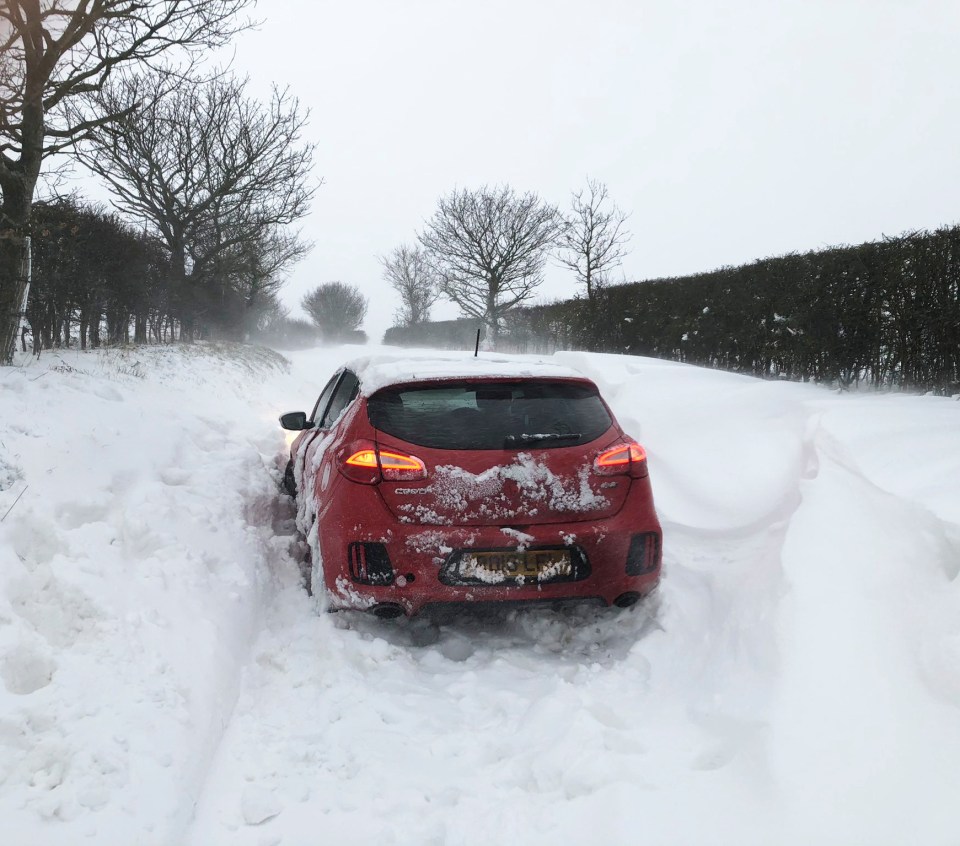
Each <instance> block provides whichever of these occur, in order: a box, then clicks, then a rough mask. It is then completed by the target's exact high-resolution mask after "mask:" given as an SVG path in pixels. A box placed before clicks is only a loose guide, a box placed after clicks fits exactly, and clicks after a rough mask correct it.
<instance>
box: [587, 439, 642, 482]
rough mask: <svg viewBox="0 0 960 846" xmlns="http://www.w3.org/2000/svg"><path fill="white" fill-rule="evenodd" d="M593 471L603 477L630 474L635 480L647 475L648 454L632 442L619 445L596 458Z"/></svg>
mask: <svg viewBox="0 0 960 846" xmlns="http://www.w3.org/2000/svg"><path fill="white" fill-rule="evenodd" d="M593 470H594V472H595V473H599V474H600V475H601V476H618V475H620V474H629V475H631V476H633V477H634V478H635V479H637V478H641V477H643V476H646V475H647V453H646V450H644V448H643V447H642V446H640V444H638V443H635V442H633V441H630V442H629V443H625V444H617V445H616V446H615V447H611V448H610V449H608V450H605V451H604V452H601V453H600V455H598V456H597V457H596V460H595V461H594V462H593Z"/></svg>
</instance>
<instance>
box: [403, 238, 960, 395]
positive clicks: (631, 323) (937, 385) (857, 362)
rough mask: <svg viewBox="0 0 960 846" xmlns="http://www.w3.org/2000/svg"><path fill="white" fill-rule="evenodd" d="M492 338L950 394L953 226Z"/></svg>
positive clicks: (619, 301)
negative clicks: (500, 337) (499, 337)
mask: <svg viewBox="0 0 960 846" xmlns="http://www.w3.org/2000/svg"><path fill="white" fill-rule="evenodd" d="M476 326H477V321H475V320H471V321H445V322H443V323H431V324H424V325H423V326H421V327H408V328H404V329H396V328H395V329H392V330H390V331H388V333H387V338H385V340H386V341H388V342H390V343H400V344H404V343H406V344H411V345H412V344H421V345H427V346H441V347H446V348H459V349H468V348H470V347H472V338H473V335H474V333H475V332H476ZM465 339H469V341H467V340H465ZM502 340H503V344H502V346H503V348H504V349H507V350H514V351H518V352H546V353H549V352H553V351H554V350H555V349H583V350H590V351H597V352H620V353H630V354H634V355H647V356H654V357H658V358H669V359H675V360H678V361H686V362H690V363H693V364H699V365H705V366H708V367H717V368H723V369H726V370H733V371H737V372H740V373H749V374H752V375H755V376H765V377H777V378H787V379H798V380H805V381H807V380H813V381H818V382H827V383H834V384H840V385H850V384H854V383H860V382H866V383H869V384H874V385H878V386H879V385H896V386H903V387H910V388H922V389H926V390H935V391H938V392H942V393H955V392H957V391H960V227H950V228H943V229H939V230H937V231H936V232H921V233H914V234H909V235H904V236H901V237H898V238H888V239H885V240H883V241H877V242H870V243H866V244H861V245H859V246H856V247H836V248H832V249H828V250H822V251H819V252H810V253H804V254H802V255H787V256H781V257H778V258H770V259H763V260H760V261H756V262H753V263H751V264H747V265H743V266H740V267H725V268H721V269H720V270H715V271H712V272H710V273H700V274H696V275H694V276H686V277H679V278H675V279H655V280H651V281H646V282H634V283H630V284H626V285H617V286H611V287H609V288H606V289H603V290H601V291H600V292H598V294H597V296H596V297H595V298H594V300H593V301H592V302H588V301H587V300H584V299H573V300H567V301H565V302H558V303H554V304H551V305H544V306H535V307H531V308H523V309H516V310H515V311H513V312H511V314H510V315H509V316H508V319H507V321H506V326H505V332H504V335H503V339H502Z"/></svg>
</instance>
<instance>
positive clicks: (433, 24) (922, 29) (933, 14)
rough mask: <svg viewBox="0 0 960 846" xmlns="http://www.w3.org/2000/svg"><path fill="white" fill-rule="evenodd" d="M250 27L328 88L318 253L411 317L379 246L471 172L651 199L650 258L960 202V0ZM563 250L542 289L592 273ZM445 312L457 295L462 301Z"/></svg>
mask: <svg viewBox="0 0 960 846" xmlns="http://www.w3.org/2000/svg"><path fill="white" fill-rule="evenodd" d="M257 14H258V15H259V16H260V17H262V18H263V19H264V23H263V25H262V26H261V28H260V29H259V30H258V31H256V32H251V33H247V34H245V35H244V36H243V37H242V38H241V39H239V41H238V42H237V45H236V54H235V55H236V58H235V67H236V68H237V69H238V70H239V71H242V72H248V73H249V74H250V75H251V76H252V77H253V79H254V81H255V83H256V85H257V88H258V89H260V90H262V91H266V86H267V85H268V84H269V83H270V82H276V83H279V84H284V85H285V84H289V85H290V86H291V87H292V89H293V91H294V92H295V93H296V95H297V96H299V98H300V99H301V101H302V102H303V103H304V105H307V106H309V108H310V109H311V111H312V117H311V121H310V127H309V133H310V136H311V138H312V139H313V140H315V141H316V142H317V144H318V148H317V152H316V173H317V176H318V177H322V178H323V180H324V184H323V186H322V187H321V188H320V190H319V191H318V192H317V195H316V198H315V200H314V204H313V212H312V214H311V216H310V217H309V218H308V219H306V220H305V221H304V224H303V231H304V234H305V235H306V236H307V237H308V238H310V239H312V240H313V241H315V242H316V247H315V249H314V251H313V253H312V254H311V255H310V257H309V258H308V259H306V260H305V261H304V262H303V263H302V264H301V265H300V266H299V267H298V268H297V269H296V271H295V272H294V275H293V277H292V279H291V281H290V283H289V285H288V288H287V294H286V298H287V299H288V301H289V302H290V303H291V304H295V303H297V302H299V299H300V297H301V296H302V295H303V293H304V292H305V291H307V290H309V289H310V288H312V287H313V286H315V285H317V284H319V283H321V282H326V281H330V280H334V279H340V280H342V281H344V282H350V283H353V284H356V285H358V286H359V287H360V288H361V289H362V290H363V291H364V292H365V293H366V294H367V295H368V296H369V297H370V300H371V305H370V312H369V315H368V318H367V322H366V326H365V328H366V329H367V331H368V333H369V334H370V336H371V338H374V339H379V337H380V335H381V333H382V332H383V330H384V329H385V328H386V327H387V326H389V325H390V323H391V322H392V321H391V317H392V313H393V310H394V306H393V303H392V301H391V300H392V296H391V295H392V292H391V291H390V290H389V289H388V288H387V287H386V284H385V283H383V282H382V281H381V271H380V267H379V264H378V262H377V256H378V255H380V254H384V253H387V252H389V251H390V250H391V249H392V248H393V247H394V246H396V245H398V244H400V243H402V242H405V241H409V242H412V241H413V239H414V233H415V232H416V230H417V229H419V228H420V227H421V226H422V224H423V221H424V220H425V219H426V218H428V217H429V216H430V214H431V212H432V211H433V208H434V206H435V204H436V200H437V198H438V197H439V196H441V195H442V194H445V193H447V192H449V191H450V190H451V189H453V188H454V187H455V186H459V187H468V188H474V187H478V186H480V185H482V184H484V183H499V182H507V183H509V184H511V185H512V186H513V187H514V188H516V189H517V190H521V191H522V190H532V191H536V192H538V193H539V194H540V195H541V196H543V197H544V198H545V199H547V200H549V201H551V202H554V203H558V204H561V205H563V206H565V205H566V204H567V203H568V201H569V194H570V191H571V190H572V189H574V188H576V187H578V186H581V185H582V184H583V182H584V180H585V177H586V176H587V175H590V176H592V177H595V178H598V179H601V180H603V181H605V182H606V183H607V185H608V187H609V189H610V192H611V195H612V197H613V199H614V200H615V201H616V202H617V203H618V204H619V205H620V206H621V207H622V208H624V209H625V210H627V211H629V212H632V217H631V219H630V229H631V231H632V232H633V236H634V237H633V241H632V243H631V247H632V252H631V254H630V256H629V257H628V259H627V260H626V262H625V263H624V267H623V273H624V275H625V277H626V278H628V279H643V278H652V277H657V276H662V275H677V274H685V273H691V272H695V271H701V270H710V269H712V268H715V267H718V266H721V265H725V264H738V263H742V262H746V261H750V260H752V259H755V258H759V257H762V256H769V255H776V254H781V253H784V252H790V251H803V250H808V249H816V248H819V247H823V246H827V245H833V244H840V243H856V242H859V241H864V240H870V239H874V238H879V237H880V236H881V235H882V234H884V233H886V234H897V233H900V232H902V231H905V230H912V229H918V228H928V227H935V226H938V225H941V224H952V223H955V222H957V221H958V220H960V145H958V138H960V86H958V79H960V49H957V42H958V35H960V3H958V2H956V0H952V1H951V2H947V1H946V0H944V2H939V1H938V0H912V2H906V0H904V2H894V0H863V1H862V2H861V1H860V0H832V2H828V1H825V0H805V2H796V1H795V0H782V2H780V0H754V1H753V2H745V0H735V2H727V3H721V2H714V0H679V1H678V0H657V2H650V0H638V1H637V2H617V0H595V2H590V3H586V2H576V3H574V2H567V0H560V2H557V1H556V0H551V2H546V0H540V1H539V2H534V0H515V2H503V1H502V0H492V1H491V0H488V1H487V2H483V3H478V2H474V3H470V4H467V3H460V2H449V0H448V2H440V1H439V0H403V2H388V0H370V2H365V3H360V2H344V0H339V1H338V2H327V0H274V2H261V3H260V5H259V9H258V11H257ZM574 290H575V289H574V287H573V284H572V281H571V279H570V278H569V274H568V272H565V271H563V270H561V269H559V268H551V269H550V270H549V271H548V275H547V282H546V284H545V285H544V286H543V288H542V289H541V296H540V298H539V299H541V300H548V299H555V298H560V297H566V296H569V295H571V294H572V293H573V292H574ZM434 315H435V316H436V317H447V316H449V317H452V316H455V315H456V310H455V309H454V308H453V307H452V306H451V305H447V306H445V307H438V308H436V309H435V311H434Z"/></svg>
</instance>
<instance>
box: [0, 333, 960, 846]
mask: <svg viewBox="0 0 960 846" xmlns="http://www.w3.org/2000/svg"><path fill="white" fill-rule="evenodd" d="M366 352H367V351H366V350H364V351H363V353H366ZM357 354H358V350H357V348H352V349H343V348H341V349H323V350H312V351H305V352H300V353H296V354H293V355H292V356H291V357H290V362H289V363H287V362H286V361H284V360H283V359H282V358H281V357H280V356H278V355H276V354H273V353H269V352H266V351H257V350H253V349H244V348H237V347H230V346H226V345H209V344H197V345H194V346H191V347H183V348H155V349H135V350H130V351H113V352H96V353H85V354H81V353H78V352H62V353H60V354H59V355H49V354H44V356H43V357H41V359H40V360H39V361H36V360H34V359H32V358H29V357H22V358H20V359H18V367H16V368H12V369H7V370H2V371H0V518H3V517H4V514H6V517H5V518H4V519H3V521H2V522H0V819H2V821H3V822H2V832H3V834H2V837H0V840H2V842H3V844H4V846H36V844H43V846H48V845H49V846H60V844H63V845H64V846H66V844H70V845H71V846H73V844H77V843H86V842H89V843H103V844H115V843H116V844H138V846H139V844H143V845H144V846H220V844H231V846H233V844H238V846H243V844H256V846H265V844H272V845H273V846H308V845H309V844H315V843H322V842H345V843H373V842H378V843H397V844H406V843H418V844H420V843H422V844H480V843H483V844H487V843H490V842H509V843H523V844H538V843H543V844H547V843H550V844H555V843H580V842H597V843H607V844H628V843H631V844H632V843H636V842H639V841H640V840H642V841H643V842H646V843H651V844H671V845H672V844H715V843H737V844H770V843H776V844H808V843H812V842H816V843H825V844H851V843H869V844H903V843H922V844H925V846H929V845H930V844H944V845H945V846H946V844H955V843H956V842H957V836H958V835H957V833H958V831H960V825H958V823H957V819H956V816H957V815H956V810H955V808H956V797H957V796H958V795H960V713H958V709H960V580H958V571H960V484H958V483H957V481H956V480H957V479H958V478H960V402H956V401H952V400H949V399H943V398H937V397H919V396H909V395H904V394H880V393H868V392H860V393H856V392H854V393H843V394H840V393H836V392H832V391H830V390H827V389H825V388H819V387H814V386H809V385H797V384H789V383H782V382H761V381H757V380H753V379H749V378H746V377H742V376H736V375H732V374H726V373H720V372H715V371H709V370H704V369H699V368H694V367H687V366H684V365H678V364H675V363H670V362H661V361H655V360H650V359H642V358H633V357H621V356H613V355H609V356H607V355H590V354H585V353H560V354H557V355H556V356H554V357H552V358H551V359H548V360H547V361H546V362H545V363H544V362H539V363H529V364H528V363H525V360H524V359H522V358H519V357H511V358H510V359H509V362H510V363H509V367H507V365H506V364H505V365H504V370H507V369H509V370H511V371H512V373H513V374H514V375H516V374H517V373H518V372H519V371H523V370H524V369H525V368H527V367H529V368H530V372H545V371H550V372H554V370H552V369H551V368H555V372H557V373H559V372H561V371H562V372H563V373H567V374H571V373H577V372H580V373H583V374H585V375H587V376H588V377H590V378H592V379H593V380H594V381H596V382H597V384H598V385H599V386H600V388H601V391H602V393H603V395H604V396H605V397H606V399H607V400H608V402H609V403H610V404H611V406H612V408H613V409H614V411H615V413H616V414H617V417H618V419H619V420H620V422H621V424H622V425H623V426H624V428H625V429H626V430H627V431H628V432H629V433H630V434H631V435H633V436H634V437H636V438H637V439H638V440H639V441H640V442H641V443H642V444H643V445H644V447H645V448H646V450H647V453H648V461H649V466H650V475H651V480H652V483H653V487H654V492H655V495H656V498H657V504H658V510H659V512H660V516H661V519H662V521H663V523H664V535H665V538H664V551H665V556H666V560H665V567H666V570H665V577H664V581H663V584H662V587H661V590H660V592H659V594H658V596H657V597H656V598H655V599H654V600H652V601H649V602H647V603H645V604H641V605H640V606H637V607H635V608H633V609H631V610H629V611H615V610H612V609H610V610H603V609H593V608H583V607H578V608H566V609H560V610H553V609H549V608H531V609H529V610H527V611H524V612H517V611H508V610H502V611H499V612H489V611H484V612H481V611H476V612H473V613H471V614H464V615H459V616H454V615H444V616H440V617H437V618H434V619H418V620H413V621H406V620H400V621H391V622H386V621H378V620H376V619H374V618H372V617H369V616H366V615H363V614H359V613H354V612H347V613H341V614H321V615H318V614H316V613H315V610H314V607H313V603H312V602H311V600H310V598H309V597H308V596H307V595H306V593H305V592H304V591H303V589H302V587H301V585H300V567H299V558H300V557H301V556H302V550H303V544H302V542H301V541H300V540H299V539H298V538H297V535H296V532H295V522H296V516H297V515H296V511H295V509H294V507H293V506H292V504H291V503H290V502H289V500H288V499H287V498H286V497H284V496H283V495H282V494H281V493H280V491H279V480H280V473H281V470H282V469H283V465H284V464H285V456H284V451H285V449H286V447H287V445H288V443H289V440H288V439H287V438H286V434H287V433H284V432H283V431H282V430H281V429H280V428H279V427H278V425H277V423H276V418H277V416H278V415H279V414H280V413H282V412H284V411H288V410H291V409H296V408H305V407H309V406H311V405H312V403H313V401H314V400H315V398H316V395H317V393H318V392H319V390H320V389H321V388H322V386H323V384H324V383H325V382H326V380H327V378H328V377H329V375H330V374H331V373H332V372H333V371H334V370H336V369H337V368H338V367H339V366H341V364H342V363H343V362H344V361H346V360H347V359H349V358H352V357H355V356H356V355H357ZM378 355H379V356H381V358H380V361H381V362H383V361H384V360H385V359H384V358H382V356H385V357H386V363H385V364H381V365H377V368H379V369H377V368H371V369H370V370H368V371H365V372H367V373H369V374H372V375H371V376H370V377H369V381H367V382H365V385H366V388H367V389H369V388H370V386H371V385H373V384H386V382H384V381H383V380H384V379H389V378H399V377H400V376H401V375H402V374H407V375H409V374H410V373H412V372H417V373H422V372H425V371H424V370H423V369H422V366H421V363H420V362H419V361H413V362H409V363H407V364H404V359H405V357H406V356H407V355H408V353H407V351H396V350H389V349H384V350H382V351H381V352H380V353H378ZM418 355H421V356H422V357H423V359H424V360H426V358H430V357H432V358H434V359H435V358H436V357H437V356H436V353H423V354H418ZM442 357H443V358H446V359H447V360H448V361H447V363H445V364H444V365H442V366H443V368H445V369H446V370H447V371H449V372H452V374H453V375H456V372H457V370H458V368H460V367H461V366H462V367H463V369H464V370H466V369H468V368H470V367H475V366H476V367H480V366H484V367H486V366H487V365H480V364H473V363H470V362H471V359H472V356H470V355H469V354H464V355H462V356H457V355H456V354H444V355H443V356H442ZM492 358H498V359H499V358H501V357H497V356H493V357H492ZM502 358H503V359H504V360H505V361H506V360H508V359H507V358H506V357H502ZM458 362H459V363H458ZM438 369H439V366H438ZM390 372H393V373H394V374H395V376H389V373H390ZM378 373H379V374H380V375H377V374H378ZM374 376H375V377H376V378H374ZM18 498H19V499H18ZM8 512H9V513H8ZM505 537H506V536H505ZM515 539H516V541H517V543H518V545H522V543H523V538H522V537H520V536H519V535H518V536H517V537H516V538H515ZM420 540H422V543H423V545H424V546H425V547H430V548H433V547H436V546H437V545H440V544H442V541H443V530H442V529H441V528H436V529H433V528H432V529H430V530H425V531H424V532H423V534H422V537H421V538H420ZM418 543H419V541H418Z"/></svg>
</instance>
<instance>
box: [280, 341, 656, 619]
mask: <svg viewBox="0 0 960 846" xmlns="http://www.w3.org/2000/svg"><path fill="white" fill-rule="evenodd" d="M280 422H281V425H282V426H283V427H284V428H285V429H289V430H293V431H297V432H299V435H298V436H297V438H296V440H294V442H293V444H292V447H291V453H290V463H289V465H288V467H287V472H286V476H285V485H286V487H287V489H288V490H289V492H290V493H291V494H293V495H295V496H297V499H298V514H297V520H298V526H299V528H300V530H301V531H302V532H303V533H304V534H305V535H306V537H307V539H308V541H309V545H310V549H311V553H312V568H313V570H312V584H313V591H314V594H315V595H317V596H322V592H323V591H324V589H325V591H326V598H327V605H328V607H330V608H333V609H344V608H355V609H368V610H370V611H372V612H373V613H375V614H377V615H378V616H381V617H395V616H400V615H402V614H407V615H414V614H417V613H418V612H420V611H421V610H422V609H423V608H424V607H425V606H428V605H432V604H434V603H466V602H473V603H476V602H489V601H494V602H535V601H557V600H573V599H582V600H586V599H590V600H595V601H596V600H599V601H601V602H603V603H605V604H607V605H617V606H621V607H628V606H630V605H633V604H634V603H635V602H637V600H638V599H640V598H641V597H642V596H644V595H645V594H648V593H649V592H650V591H652V590H653V589H654V588H655V587H656V586H657V583H658V582H659V579H660V561H661V538H662V535H661V530H660V523H659V520H658V519H657V514H656V511H655V510H654V506H653V495H652V492H651V488H650V479H649V477H648V473H647V461H646V453H645V452H644V450H643V447H641V446H640V445H639V444H637V443H636V442H635V441H633V440H632V439H631V438H630V437H628V436H627V435H626V434H624V432H623V430H622V429H621V428H620V426H619V425H618V424H617V421H616V420H615V419H614V416H613V414H612V412H611V411H610V409H609V408H608V407H607V404H606V403H605V402H604V401H603V399H602V398H601V397H600V393H599V391H598V389H597V386H596V385H595V384H594V383H593V382H591V381H590V380H589V379H587V378H585V377H584V376H582V375H579V374H577V373H576V372H575V371H572V370H568V369H566V368H562V367H560V366H557V365H552V364H546V363H533V364H531V363H530V362H529V361H525V360H521V359H484V358H466V357H463V358H458V357H454V356H449V357H442V356H438V357H436V358H432V359H425V358H403V359H401V358H397V357H395V358H390V357H380V358H368V359H363V360H360V361H358V362H354V363H352V364H350V365H347V366H346V367H344V368H342V369H341V370H339V371H338V372H337V373H336V374H335V375H334V376H333V378H332V379H331V380H330V381H329V382H328V383H327V386H326V387H325V388H324V389H323V392H322V393H321V394H320V398H319V399H318V400H317V402H316V405H315V406H314V408H313V412H312V413H311V414H309V415H307V414H306V413H305V412H301V411H295V412H291V413H289V414H284V415H283V416H282V417H281V418H280Z"/></svg>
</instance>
